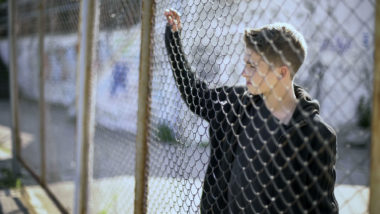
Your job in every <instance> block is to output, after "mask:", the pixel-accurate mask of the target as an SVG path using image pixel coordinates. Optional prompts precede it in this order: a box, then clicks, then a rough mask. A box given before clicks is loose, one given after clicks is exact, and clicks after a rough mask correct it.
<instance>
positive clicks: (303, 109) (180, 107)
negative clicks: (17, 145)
mask: <svg viewBox="0 0 380 214" xmlns="http://www.w3.org/2000/svg"><path fill="white" fill-rule="evenodd" d="M41 6H44V7H41ZM142 7H144V5H143V4H142V2H141V1H138V0H129V1H125V0H101V1H99V8H98V12H99V17H98V18H99V23H98V25H96V26H95V28H96V29H97V30H98V31H99V33H98V36H97V37H96V38H95V42H94V44H95V57H94V61H93V68H94V69H93V70H92V71H91V75H92V77H93V79H94V80H95V81H94V85H93V86H92V89H91V90H93V93H95V94H96V95H95V97H96V99H95V100H93V101H92V103H91V105H94V106H95V117H94V120H93V121H94V122H93V123H91V122H90V123H89V124H90V126H93V127H94V135H93V138H92V140H90V141H91V147H90V150H89V154H90V159H89V165H90V170H89V174H90V179H89V181H88V182H89V183H88V185H89V197H88V199H87V201H86V202H85V203H87V204H88V212H89V213H132V212H133V211H134V210H135V209H139V208H135V205H134V203H135V202H136V201H137V200H139V199H138V198H135V197H137V195H136V193H135V188H136V187H138V186H137V185H135V184H136V181H135V177H136V173H137V171H139V169H136V167H135V166H136V159H137V155H136V154H137V153H138V151H137V150H136V135H138V131H139V130H138V127H140V126H138V124H139V123H142V124H147V127H148V135H147V145H148V150H147V158H146V171H145V174H144V176H145V178H146V179H147V183H146V184H145V188H146V189H144V191H145V199H144V207H145V212H147V213H200V212H202V213H238V212H243V213H280V212H285V213H288V212H289V213H298V212H301V211H306V212H310V213H334V212H337V211H338V210H339V212H340V213H368V212H369V211H368V203H369V173H370V169H369V168H370V166H369V162H370V155H369V153H370V148H371V145H370V141H371V131H370V126H371V112H372V109H371V106H372V99H373V98H372V93H373V70H374V58H373V55H374V51H375V49H374V47H375V46H374V43H375V41H374V37H373V35H374V32H375V30H374V28H375V8H376V7H375V0H339V1H333V2H331V1H319V2H315V1H312V0H304V1H301V0H296V1H294V0H293V1H290V0H284V1H281V2H277V1H276V2H275V1H269V0H261V1H232V0H231V1H230V0H219V1H201V0H190V1H169V0H163V1H158V2H156V3H155V4H154V8H153V14H154V17H153V19H152V20H151V22H152V26H151V29H152V34H151V37H150V38H151V46H150V49H149V50H148V51H150V53H151V57H150V59H149V60H150V61H149V62H150V82H149V83H147V84H146V87H148V88H149V91H150V94H149V104H148V105H149V116H148V118H147V119H146V120H144V121H138V119H137V115H138V110H139V108H141V106H140V107H139V106H138V99H139V90H138V87H139V84H144V83H142V82H141V80H140V78H139V64H140V53H142V52H143V51H147V50H140V49H141V48H140V47H141V28H142V27H143V26H141V21H142V20H141V17H143V19H144V15H142V13H141V8H142ZM2 8H3V7H2V6H1V5H0V10H1V9H2ZM4 8H5V6H4ZM41 8H42V9H43V10H42V13H41V10H40V9H41ZM80 9H81V4H80V1H72V0H59V1H58V0H57V1H45V2H44V1H41V2H40V1H27V0H23V1H21V0H19V1H17V4H16V11H15V12H16V17H17V19H16V23H15V24H16V30H17V31H16V36H17V40H16V43H17V47H16V50H17V59H16V60H17V67H18V69H17V70H18V79H17V82H18V89H19V118H20V119H19V120H20V130H21V132H23V133H27V135H25V136H29V137H27V138H25V137H23V139H22V142H21V159H23V160H24V162H25V163H26V164H27V165H28V167H30V169H31V170H32V171H33V172H34V173H35V174H36V175H37V176H38V177H39V178H40V179H41V181H42V182H46V184H47V188H48V190H49V191H51V192H52V194H53V195H54V197H55V198H56V199H57V200H58V203H59V204H61V205H62V208H63V209H62V211H63V212H70V213H71V212H74V204H75V203H77V202H76V201H75V200H74V194H75V190H76V189H75V188H76V186H75V179H76V178H77V177H78V174H76V172H75V169H76V167H78V163H77V157H76V155H77V153H78V151H77V148H78V147H77V146H78V145H77V144H78V143H79V142H77V139H76V136H77V134H78V133H77V132H78V130H79V129H77V125H76V121H77V120H78V110H77V109H78V107H77V105H78V104H77V103H78V94H80V93H81V91H80V90H81V87H78V86H79V85H78V84H79V81H78V79H79V75H80V74H79V73H78V71H79V69H78V66H79V63H80V62H79V57H78V53H79V50H80V47H81V45H83V44H79V38H80V36H81V35H80V34H78V29H79V26H80V24H81V22H80V17H79V16H80V15H79V14H80ZM168 9H174V10H175V11H177V13H178V19H177V18H176V14H175V13H173V12H168V11H167V10H168ZM165 12H166V15H167V16H168V17H170V18H171V19H170V20H168V19H167V18H166V17H165ZM41 14H42V15H41ZM41 18H43V19H42V20H43V22H39V21H41ZM0 20H2V17H0ZM172 21H173V23H174V24H173V26H170V24H168V22H172ZM174 21H175V22H174ZM2 23H3V22H0V34H2V32H3V29H5V27H4V28H2V27H1V26H3V24H2ZM39 23H43V28H41V30H42V31H39V29H40V28H39ZM271 23H288V24H291V25H292V26H294V29H296V30H297V31H298V32H299V33H300V34H301V35H303V37H304V39H305V41H306V44H307V49H305V54H302V39H301V40H299V38H300V37H297V36H298V34H297V32H290V33H288V32H287V31H286V29H287V28H282V25H281V24H279V26H281V27H280V28H273V26H270V27H269V28H268V29H263V28H261V27H263V26H268V24H271ZM178 25H180V26H178ZM176 26H177V27H178V29H176ZM285 27H287V26H285ZM246 29H251V30H248V31H246ZM39 33H42V34H43V41H44V43H43V44H44V49H43V56H39V55H40V54H39V37H38V35H41V34H39ZM293 36H295V37H296V40H292V37H293ZM245 37H246V39H244V38H245ZM3 38H4V39H3ZM5 39H6V38H5V37H2V39H1V41H0V48H1V50H0V53H1V59H2V60H3V61H4V62H5V64H7V63H8V61H9V59H8V53H7V51H8V43H7V40H5ZM277 41H283V43H282V44H280V46H279V44H278V43H276V42H277ZM284 47H285V48H284ZM247 50H248V51H247ZM291 55H294V56H293V58H292V56H291ZM304 55H306V57H304ZM39 57H42V61H43V62H44V64H43V65H42V71H43V73H42V74H43V78H42V81H43V82H41V78H40V75H41V73H40V72H41V67H40V65H39V60H38V59H39ZM304 58H305V59H304ZM142 60H148V59H142ZM298 61H300V62H301V63H302V62H303V63H302V66H301V67H300V69H299V70H298V69H297V67H294V66H296V64H297V62H298ZM289 62H290V64H289ZM265 66H267V67H265ZM279 68H284V69H285V71H284V70H281V69H279ZM276 69H277V70H276ZM276 72H277V73H276ZM295 72H296V74H295V75H294V73H295ZM293 75H294V83H295V84H296V86H294V89H295V90H293V85H292V84H290V85H289V83H292V82H291V80H292V78H293ZM41 84H42V85H43V87H42V89H43V90H42V91H43V92H44V93H43V96H42V95H41V94H40V91H41ZM287 84H288V85H287ZM285 86H290V88H286V87H285ZM293 91H294V93H293ZM284 94H286V95H289V97H287V96H285V95H284ZM290 95H294V96H295V97H293V98H297V99H291V98H292V96H290ZM315 100H317V101H318V102H315ZM41 118H42V120H43V121H42V123H41ZM41 126H43V129H42V131H41ZM41 134H42V137H41ZM41 151H42V152H41ZM44 151H45V154H43V153H44Z"/></svg>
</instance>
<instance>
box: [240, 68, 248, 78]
mask: <svg viewBox="0 0 380 214" xmlns="http://www.w3.org/2000/svg"><path fill="white" fill-rule="evenodd" d="M241 75H242V76H243V77H245V78H248V77H249V76H250V75H249V74H248V72H247V70H246V69H243V72H242V73H241Z"/></svg>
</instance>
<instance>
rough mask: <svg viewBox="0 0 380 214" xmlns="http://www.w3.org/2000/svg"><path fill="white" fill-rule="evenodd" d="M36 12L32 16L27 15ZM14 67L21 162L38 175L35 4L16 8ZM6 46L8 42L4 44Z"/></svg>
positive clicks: (38, 141)
mask: <svg viewBox="0 0 380 214" xmlns="http://www.w3.org/2000/svg"><path fill="white" fill-rule="evenodd" d="M30 11H35V13H30ZM15 13H16V16H15V17H16V26H15V29H16V55H17V57H18V58H17V61H16V65H17V66H18V69H19V71H20V72H18V77H17V78H18V79H17V82H18V90H19V98H18V99H19V100H18V102H19V106H18V108H19V109H18V111H19V121H20V122H19V124H20V127H19V129H20V135H21V136H25V137H21V154H20V155H21V158H22V159H23V160H24V161H25V162H26V163H27V164H28V166H29V167H30V168H32V169H33V170H34V172H35V173H36V174H37V175H41V159H40V157H41V152H40V144H39V143H40V133H39V126H38V125H35V124H39V117H40V116H39V115H40V114H39V109H38V98H39V97H38V96H39V95H38V85H39V79H38V74H39V73H38V72H39V67H38V58H31V57H30V56H38V3H37V2H17V4H16V11H15ZM4 42H7V41H4Z"/></svg>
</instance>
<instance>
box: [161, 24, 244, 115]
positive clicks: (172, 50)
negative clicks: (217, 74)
mask: <svg viewBox="0 0 380 214" xmlns="http://www.w3.org/2000/svg"><path fill="white" fill-rule="evenodd" d="M180 34H181V32H180V31H176V32H172V30H171V29H170V26H169V25H167V26H166V30H165V46H166V50H167V53H168V56H169V62H170V64H171V68H172V71H173V76H174V80H175V81H176V85H177V87H178V89H179V91H180V93H181V97H182V99H183V100H184V101H185V103H186V104H187V106H188V107H189V108H190V110H191V111H192V112H194V113H195V114H197V115H199V116H201V117H202V118H203V119H205V120H207V121H210V120H211V119H212V118H214V117H215V111H218V110H220V109H221V107H222V106H221V101H225V100H227V99H229V97H227V96H230V95H231V94H232V93H231V94H230V93H229V92H231V88H230V87H221V88H216V89H209V88H208V86H207V84H206V83H205V82H203V81H201V80H199V79H196V77H195V75H194V73H193V71H191V68H190V66H189V64H188V62H187V59H186V56H185V55H184V52H183V50H182V43H181V37H180ZM236 98H237V97H235V99H234V98H232V99H233V100H232V101H231V100H230V99H229V101H230V102H236Z"/></svg>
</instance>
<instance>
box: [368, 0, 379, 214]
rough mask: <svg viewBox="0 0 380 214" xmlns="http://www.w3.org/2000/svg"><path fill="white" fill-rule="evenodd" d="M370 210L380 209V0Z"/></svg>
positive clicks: (374, 81)
mask: <svg viewBox="0 0 380 214" xmlns="http://www.w3.org/2000/svg"><path fill="white" fill-rule="evenodd" d="M375 13H376V15H375V16H376V17H375V35H374V36H375V38H374V39H375V61H374V80H373V95H372V99H373V104H372V120H371V121H372V127H371V129H372V130H371V168H370V185H369V192H370V195H369V212H370V213H371V214H375V213H377V212H378V211H379V210H380V203H379V202H378V198H380V156H379V155H380V0H377V1H376V12H375Z"/></svg>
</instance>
